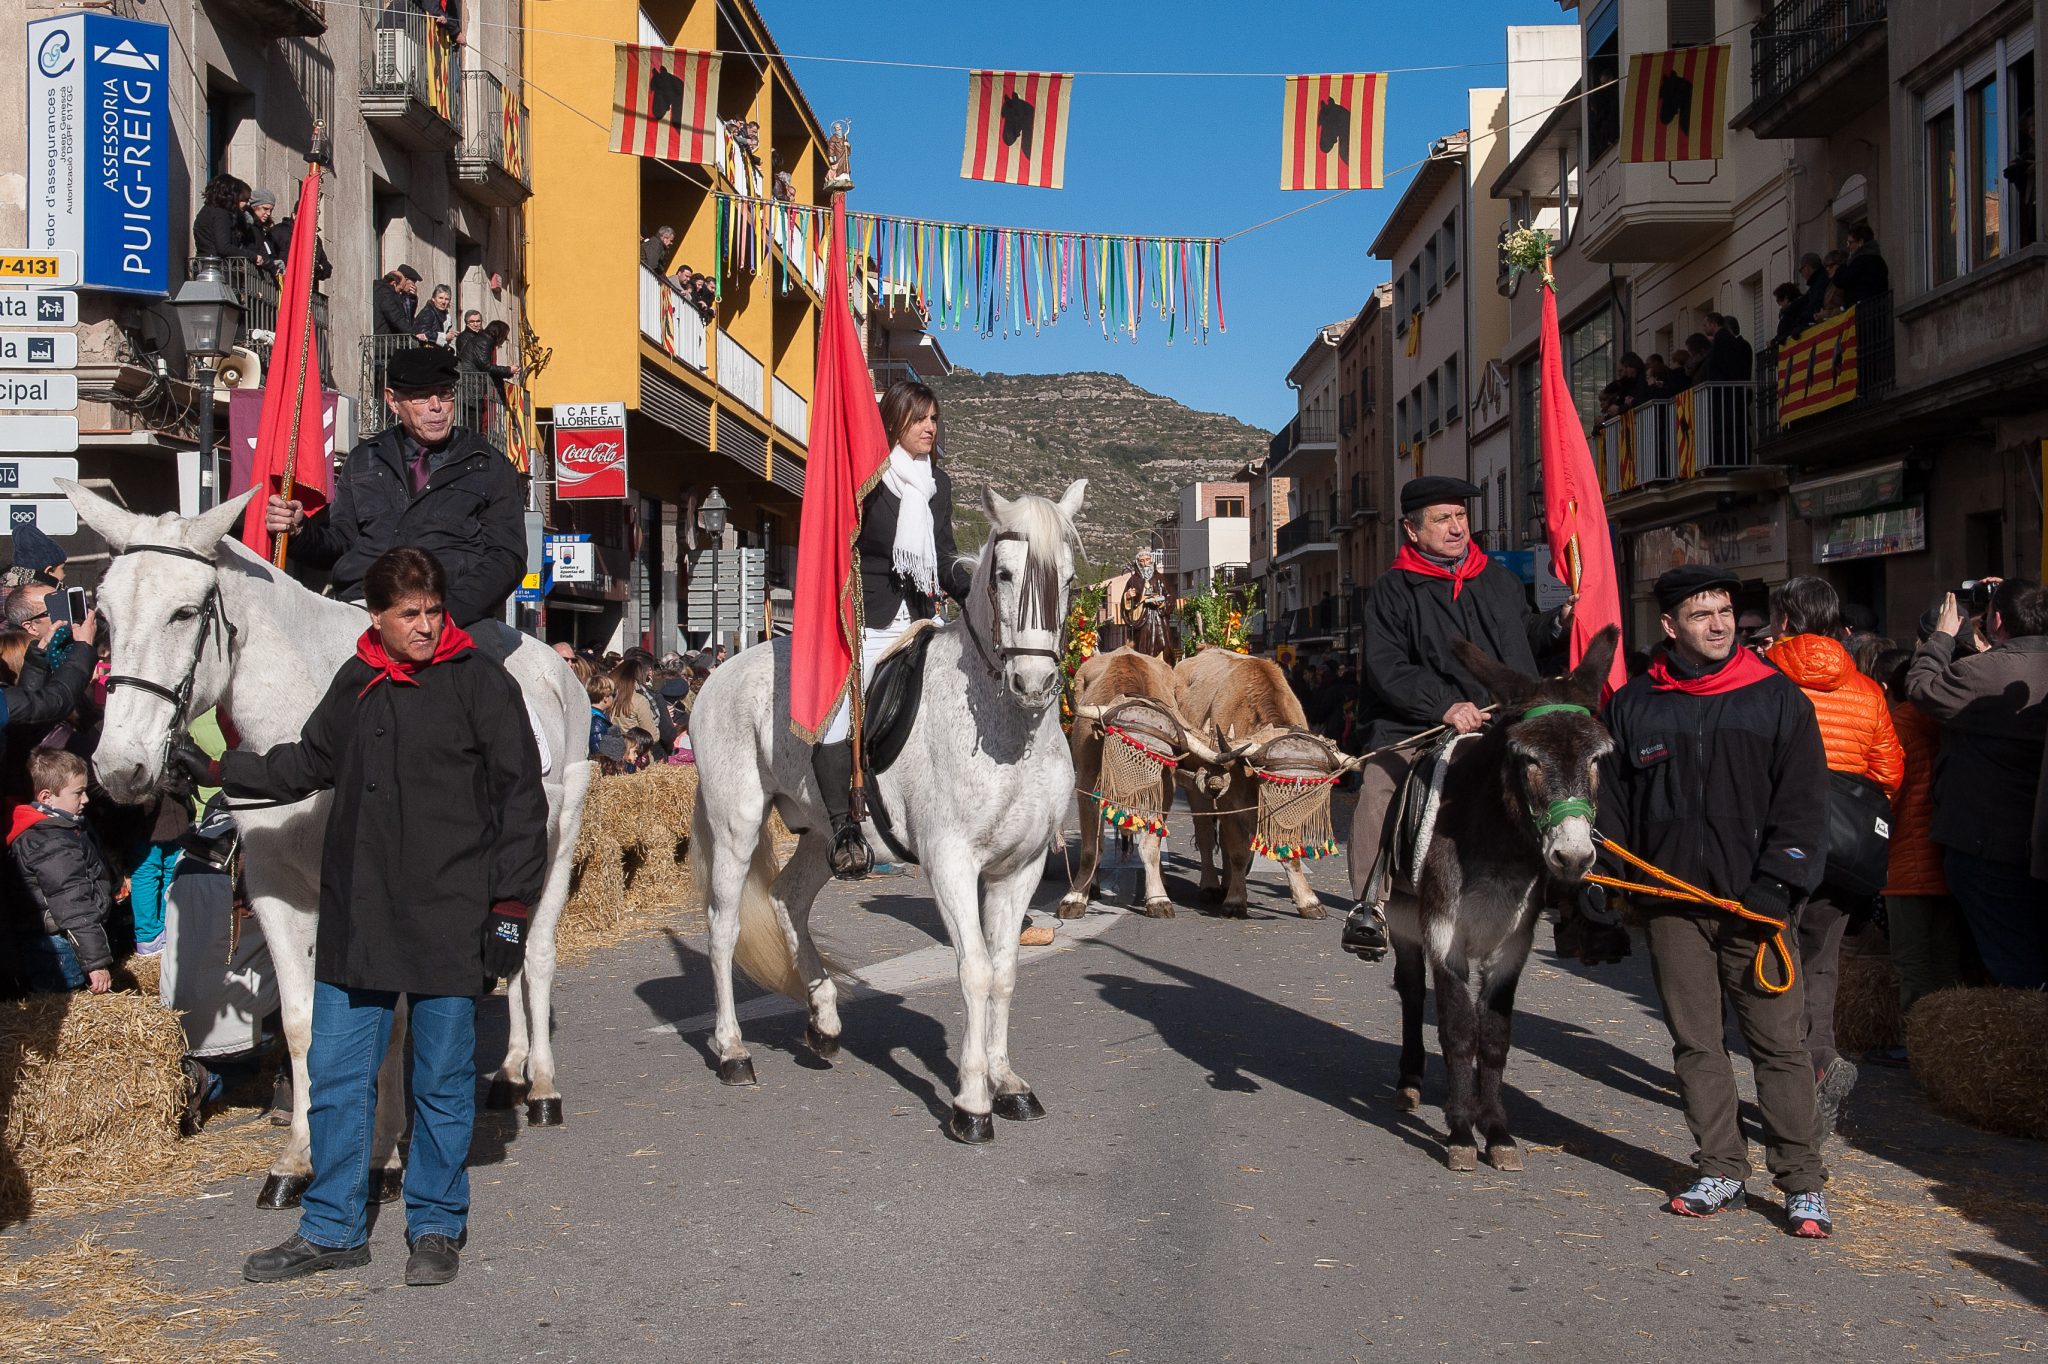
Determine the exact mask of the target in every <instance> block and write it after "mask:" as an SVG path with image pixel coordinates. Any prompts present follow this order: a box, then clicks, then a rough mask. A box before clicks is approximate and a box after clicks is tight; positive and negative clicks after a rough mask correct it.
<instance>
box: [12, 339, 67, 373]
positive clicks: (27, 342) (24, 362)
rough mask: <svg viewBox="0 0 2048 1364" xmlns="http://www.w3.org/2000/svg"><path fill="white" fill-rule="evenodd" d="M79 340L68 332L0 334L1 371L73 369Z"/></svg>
mask: <svg viewBox="0 0 2048 1364" xmlns="http://www.w3.org/2000/svg"><path fill="white" fill-rule="evenodd" d="M77 366H78V338H77V337H76V336H74V335H73V334H72V333H70V332H0V369H75V368H77Z"/></svg>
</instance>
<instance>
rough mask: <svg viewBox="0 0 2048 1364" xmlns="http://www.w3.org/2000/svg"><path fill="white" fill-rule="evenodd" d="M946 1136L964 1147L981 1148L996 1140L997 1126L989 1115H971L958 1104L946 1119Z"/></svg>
mask: <svg viewBox="0 0 2048 1364" xmlns="http://www.w3.org/2000/svg"><path fill="white" fill-rule="evenodd" d="M946 1135H947V1136H949V1137H951V1138H952V1139H953V1140H954V1141H957V1142H959V1143H960V1144H961V1145H963V1146H980V1145H982V1144H984V1143H986V1142H991V1141H994V1140H995V1139H996V1125H995V1123H994V1121H992V1120H991V1119H990V1118H989V1115H988V1114H986V1113H969V1112H968V1111H967V1110H966V1109H964V1108H961V1107H960V1106H959V1105H957V1104H956V1105H954V1108H953V1116H952V1117H950V1118H948V1119H946Z"/></svg>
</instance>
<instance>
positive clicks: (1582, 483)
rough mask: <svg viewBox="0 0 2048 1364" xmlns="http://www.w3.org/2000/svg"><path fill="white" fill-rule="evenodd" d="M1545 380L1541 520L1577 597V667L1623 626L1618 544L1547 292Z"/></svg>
mask: <svg viewBox="0 0 2048 1364" xmlns="http://www.w3.org/2000/svg"><path fill="white" fill-rule="evenodd" d="M1542 347H1543V380H1542V394H1541V402H1540V404H1539V407H1540V413H1539V416H1540V433H1541V444H1542V451H1543V520H1544V523H1545V525H1546V526H1547V527H1548V528H1549V532H1550V566H1551V569H1552V570H1553V571H1554V572H1555V573H1556V574H1557V576H1558V580H1559V581H1560V582H1562V583H1564V584H1565V586H1567V587H1569V588H1571V590H1572V591H1573V592H1575V593H1577V594H1578V598H1579V600H1578V605H1576V606H1575V607H1573V608H1572V646H1571V662H1572V666H1573V667H1577V666H1578V664H1579V660H1580V659H1582V658H1584V657H1585V656H1586V646H1587V645H1589V644H1591V643H1592V642H1593V636H1595V635H1597V634H1599V633H1600V632H1601V631H1602V630H1604V629H1606V628H1607V627H1608V626H1610V625H1613V626H1620V625H1621V584H1620V580H1619V579H1618V578H1617V577H1616V576H1615V572H1614V542H1613V541H1612V540H1611V539H1610V538H1609V537H1608V534H1607V505H1606V503H1605V502H1604V501H1603V500H1602V499H1601V496H1600V471H1599V469H1598V468H1596V467H1595V466H1594V464H1593V454H1592V451H1591V450H1589V449H1587V448H1586V431H1585V427H1584V426H1582V425H1581V424H1580V422H1579V410H1578V408H1577V407H1575V406H1573V404H1572V391H1571V388H1570V387H1569V386H1568V385H1567V384H1566V383H1565V377H1564V347H1563V345H1562V344H1561V343H1560V342H1559V340H1558V335H1557V293H1556V291H1554V290H1553V289H1551V288H1550V286H1549V285H1547V284H1546V285H1545V286H1544V287H1543V329H1542ZM1625 652H1626V651H1625V650H1622V649H1616V650H1615V651H1614V666H1613V668H1612V669H1611V670H1610V671H1609V673H1608V675H1607V685H1608V687H1609V688H1610V689H1613V688H1618V687H1620V686H1621V684H1622V683H1624V682H1626V681H1627V680H1628V672H1627V670H1626V669H1625V668H1624V667H1623V661H1622V656H1623V654H1624V653H1625Z"/></svg>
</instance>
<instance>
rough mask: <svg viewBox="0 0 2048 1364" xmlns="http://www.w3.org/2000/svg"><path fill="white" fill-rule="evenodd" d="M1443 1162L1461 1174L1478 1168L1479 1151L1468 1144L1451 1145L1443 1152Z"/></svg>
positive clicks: (1466, 1173)
mask: <svg viewBox="0 0 2048 1364" xmlns="http://www.w3.org/2000/svg"><path fill="white" fill-rule="evenodd" d="M1444 1164H1445V1165H1446V1166H1447V1167H1448V1168H1450V1169H1452V1170H1455V1171H1457V1172H1458V1173H1459V1174H1461V1175H1469V1174H1471V1173H1472V1172H1473V1171H1474V1170H1476V1169H1478V1168H1479V1152H1478V1151H1477V1150H1476V1149H1474V1148H1473V1147H1470V1146H1453V1147H1451V1148H1450V1149H1449V1150H1447V1151H1446V1152H1444Z"/></svg>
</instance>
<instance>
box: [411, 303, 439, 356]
mask: <svg viewBox="0 0 2048 1364" xmlns="http://www.w3.org/2000/svg"><path fill="white" fill-rule="evenodd" d="M447 330H448V314H446V313H444V312H442V311H441V310H440V309H439V308H436V307H435V306H434V305H433V304H431V303H429V304H427V305H426V306H425V307H423V308H421V309H420V310H419V311H418V312H416V313H414V314H413V315H412V331H413V335H414V336H422V335H424V336H425V337H426V338H427V344H428V345H430V346H438V345H440V344H441V333H442V332H445V331H447Z"/></svg>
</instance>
